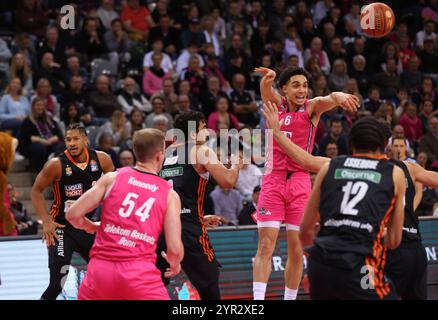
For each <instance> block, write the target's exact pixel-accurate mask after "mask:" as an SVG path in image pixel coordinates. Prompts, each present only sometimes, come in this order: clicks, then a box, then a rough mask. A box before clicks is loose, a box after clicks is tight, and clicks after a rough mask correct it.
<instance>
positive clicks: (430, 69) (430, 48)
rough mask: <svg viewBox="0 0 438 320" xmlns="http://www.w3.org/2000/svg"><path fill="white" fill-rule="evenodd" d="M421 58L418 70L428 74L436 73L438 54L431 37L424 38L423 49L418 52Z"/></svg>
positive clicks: (433, 74) (434, 74)
mask: <svg viewBox="0 0 438 320" xmlns="http://www.w3.org/2000/svg"><path fill="white" fill-rule="evenodd" d="M418 57H419V58H420V60H421V65H420V70H421V71H422V72H423V73H424V74H426V75H429V76H435V77H436V76H437V75H438V63H436V62H437V61H438V54H437V52H436V48H435V42H434V40H432V39H427V40H424V45H423V49H422V50H421V51H420V52H419V53H418Z"/></svg>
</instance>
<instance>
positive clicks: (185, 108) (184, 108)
mask: <svg viewBox="0 0 438 320" xmlns="http://www.w3.org/2000/svg"><path fill="white" fill-rule="evenodd" d="M177 107H178V114H180V113H184V112H189V111H191V110H192V108H191V106H190V98H189V96H188V95H186V94H180V95H179V96H178V104H177Z"/></svg>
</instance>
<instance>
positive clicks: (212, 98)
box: [201, 76, 228, 119]
mask: <svg viewBox="0 0 438 320" xmlns="http://www.w3.org/2000/svg"><path fill="white" fill-rule="evenodd" d="M207 86H208V89H207V90H206V91H204V92H202V94H201V102H202V103H201V106H202V113H203V114H204V115H205V116H206V117H207V119H208V117H209V116H210V114H211V113H213V112H214V111H215V110H216V102H217V100H218V98H219V97H224V98H226V99H228V96H227V94H226V93H225V92H224V91H222V90H221V88H220V81H219V78H217V77H215V76H211V77H208V82H207Z"/></svg>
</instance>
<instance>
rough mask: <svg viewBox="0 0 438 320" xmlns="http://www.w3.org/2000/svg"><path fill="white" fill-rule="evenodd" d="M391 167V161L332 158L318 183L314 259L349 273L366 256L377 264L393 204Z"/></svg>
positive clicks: (383, 251) (358, 157)
mask: <svg viewBox="0 0 438 320" xmlns="http://www.w3.org/2000/svg"><path fill="white" fill-rule="evenodd" d="M393 169H394V165H393V164H392V163H391V162H390V161H387V160H385V159H374V158H369V157H365V156H341V157H336V158H334V159H332V160H331V162H330V166H329V169H328V171H327V174H326V176H325V178H324V180H323V182H322V184H321V199H320V208H319V213H320V219H321V221H320V224H321V229H320V231H319V233H318V236H317V237H316V239H315V241H314V247H313V248H312V249H311V252H312V255H314V258H315V259H317V260H320V261H321V262H324V263H328V264H332V265H333V266H335V267H336V266H339V267H340V268H347V269H352V268H354V267H355V266H356V265H357V263H359V262H362V263H363V261H364V258H365V257H369V258H371V259H374V260H375V261H376V263H377V262H379V261H381V259H382V258H383V256H384V255H386V249H384V247H383V232H384V227H385V225H386V223H387V221H388V219H389V217H390V213H391V212H392V210H393V207H394V202H395V198H394V182H393ZM380 267H381V266H379V268H380Z"/></svg>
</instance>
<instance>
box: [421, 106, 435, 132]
mask: <svg viewBox="0 0 438 320" xmlns="http://www.w3.org/2000/svg"><path fill="white" fill-rule="evenodd" d="M433 116H435V117H436V116H438V110H435V111H433V103H432V101H430V100H427V99H426V100H423V102H422V104H421V105H420V113H419V114H418V118H419V119H420V120H421V124H422V126H423V133H427V132H428V131H429V123H428V120H429V118H430V117H433Z"/></svg>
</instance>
